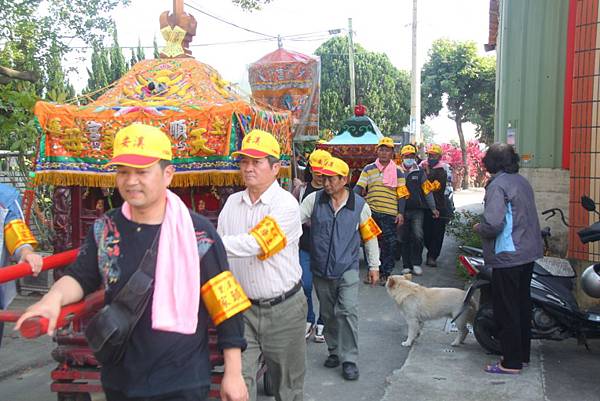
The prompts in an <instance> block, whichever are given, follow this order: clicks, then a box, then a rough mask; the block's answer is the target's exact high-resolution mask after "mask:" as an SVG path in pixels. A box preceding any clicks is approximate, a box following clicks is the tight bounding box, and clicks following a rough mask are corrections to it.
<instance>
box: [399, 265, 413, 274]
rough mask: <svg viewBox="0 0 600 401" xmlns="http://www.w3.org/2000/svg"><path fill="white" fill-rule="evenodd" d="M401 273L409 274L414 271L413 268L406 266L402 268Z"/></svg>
mask: <svg viewBox="0 0 600 401" xmlns="http://www.w3.org/2000/svg"><path fill="white" fill-rule="evenodd" d="M400 273H402V274H408V273H412V270H411V269H409V268H408V267H405V268H404V269H402V271H401V272H400Z"/></svg>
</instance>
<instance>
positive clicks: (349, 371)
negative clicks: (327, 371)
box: [342, 362, 358, 380]
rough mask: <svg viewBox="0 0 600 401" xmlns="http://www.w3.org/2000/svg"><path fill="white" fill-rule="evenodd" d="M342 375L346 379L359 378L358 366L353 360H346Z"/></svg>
mask: <svg viewBox="0 0 600 401" xmlns="http://www.w3.org/2000/svg"><path fill="white" fill-rule="evenodd" d="M342 377H343V378H344V379H346V380H357V379H358V366H356V364H355V363H353V362H344V363H343V364H342Z"/></svg>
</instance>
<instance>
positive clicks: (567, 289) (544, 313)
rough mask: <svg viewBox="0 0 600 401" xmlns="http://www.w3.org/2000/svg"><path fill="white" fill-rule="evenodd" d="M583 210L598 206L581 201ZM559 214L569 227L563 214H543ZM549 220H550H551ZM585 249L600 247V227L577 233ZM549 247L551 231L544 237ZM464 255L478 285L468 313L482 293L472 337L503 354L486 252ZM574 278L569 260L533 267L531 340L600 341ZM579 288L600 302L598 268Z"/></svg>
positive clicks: (599, 320) (599, 317)
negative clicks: (587, 245) (581, 303)
mask: <svg viewBox="0 0 600 401" xmlns="http://www.w3.org/2000/svg"><path fill="white" fill-rule="evenodd" d="M581 203H582V206H583V207H584V208H585V209H586V210H588V211H590V212H595V213H597V214H600V213H598V212H597V211H596V207H595V203H594V201H593V200H592V199H591V198H589V197H586V196H584V197H582V201H581ZM557 212H558V213H559V214H560V215H561V218H562V221H563V223H564V224H567V223H566V221H565V219H564V215H563V213H562V211H561V210H560V209H549V210H547V211H544V212H542V214H549V213H552V215H554V214H555V213H557ZM550 217H551V216H550ZM578 234H579V237H580V239H581V241H582V242H583V243H588V242H596V241H600V222H596V223H594V224H592V225H591V226H589V227H587V228H585V229H583V230H581V231H579V233H578ZM541 235H542V237H543V238H544V243H545V245H546V246H547V239H548V238H549V237H550V228H545V229H543V230H542V233H541ZM459 248H460V249H461V250H462V251H463V253H464V254H465V255H461V256H460V257H459V260H460V262H461V264H462V265H463V266H464V267H465V268H466V269H467V272H468V273H469V275H470V276H472V277H474V278H475V280H474V281H473V283H472V284H471V285H470V287H469V289H468V291H467V294H466V296H465V301H464V305H465V308H466V306H467V305H469V303H470V301H471V298H472V297H473V296H474V295H475V293H476V292H477V290H479V293H480V296H479V307H478V310H477V314H476V316H475V320H474V322H473V331H474V334H475V338H476V339H477V342H478V343H479V344H480V345H481V346H482V347H483V348H485V349H486V350H487V351H489V352H492V353H496V354H499V353H500V341H499V339H498V338H497V333H498V328H497V326H496V323H495V321H494V316H493V309H492V297H491V290H492V286H491V279H492V269H491V268H490V267H486V266H485V264H484V261H483V251H482V250H481V249H479V248H474V247H468V246H461V247H459ZM575 276H576V274H575V271H574V270H573V267H572V266H571V264H570V263H569V261H568V260H566V259H561V258H556V257H549V256H545V257H543V258H541V259H538V260H537V261H535V263H534V268H533V275H532V279H531V301H532V311H531V318H532V323H531V336H532V338H533V339H546V340H564V339H567V338H577V339H578V341H579V342H580V343H582V344H585V345H586V347H587V342H586V340H587V339H588V338H590V339H591V338H600V314H599V313H594V312H591V311H585V310H581V309H580V308H579V305H578V304H577V301H576V300H575V297H574V296H573V292H572V289H573V279H574V278H575ZM581 288H582V289H583V290H584V291H585V292H586V294H588V295H589V296H591V297H595V298H600V264H594V265H592V266H590V267H588V268H587V269H586V270H585V271H584V273H583V274H582V276H581Z"/></svg>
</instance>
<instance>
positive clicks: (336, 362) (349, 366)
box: [323, 354, 358, 380]
mask: <svg viewBox="0 0 600 401" xmlns="http://www.w3.org/2000/svg"><path fill="white" fill-rule="evenodd" d="M323 365H325V367H326V368H336V367H338V366H340V358H339V357H338V356H337V355H335V354H331V355H329V356H328V357H327V359H326V360H325V363H324V364H323ZM342 377H343V378H344V379H346V380H357V379H358V366H356V364H355V363H354V362H344V363H342Z"/></svg>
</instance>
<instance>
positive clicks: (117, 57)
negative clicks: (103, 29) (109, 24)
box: [107, 27, 127, 83]
mask: <svg viewBox="0 0 600 401" xmlns="http://www.w3.org/2000/svg"><path fill="white" fill-rule="evenodd" d="M126 72H127V62H126V61H125V57H124V56H123V51H122V50H121V47H120V46H119V39H118V35H117V28H116V27H113V43H112V47H111V49H110V73H111V75H107V76H110V82H109V83H112V82H114V81H116V80H118V79H119V78H121V77H122V76H123V74H125V73H126Z"/></svg>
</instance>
